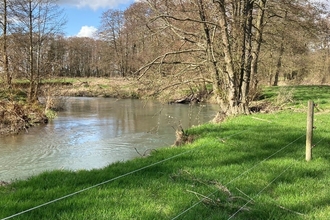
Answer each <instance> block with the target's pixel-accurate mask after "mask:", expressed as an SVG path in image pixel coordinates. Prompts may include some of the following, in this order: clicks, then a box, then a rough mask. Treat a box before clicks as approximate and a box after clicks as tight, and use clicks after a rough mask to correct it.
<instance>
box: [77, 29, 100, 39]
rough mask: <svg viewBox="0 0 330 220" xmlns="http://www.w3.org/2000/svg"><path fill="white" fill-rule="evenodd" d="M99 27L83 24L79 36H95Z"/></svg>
mask: <svg viewBox="0 0 330 220" xmlns="http://www.w3.org/2000/svg"><path fill="white" fill-rule="evenodd" d="M96 31H97V28H96V27H94V26H82V27H81V29H80V31H79V33H78V34H77V37H91V38H92V37H94V34H95V33H96Z"/></svg>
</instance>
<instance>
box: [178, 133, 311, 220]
mask: <svg viewBox="0 0 330 220" xmlns="http://www.w3.org/2000/svg"><path fill="white" fill-rule="evenodd" d="M304 136H305V134H304V135H301V136H300V137H298V138H296V139H295V140H294V141H292V142H290V143H289V144H287V145H286V146H284V147H283V148H281V149H279V150H278V151H276V152H275V153H273V154H272V155H270V156H269V157H267V158H265V159H264V160H262V161H260V162H258V163H256V164H255V165H254V166H252V167H251V168H249V169H247V170H245V171H244V172H243V173H241V174H240V175H238V176H237V177H235V178H234V179H232V180H230V181H229V182H228V183H227V184H225V186H228V185H229V184H231V183H233V182H234V181H235V180H237V179H239V178H240V177H242V176H243V175H244V174H246V173H248V172H250V171H251V170H253V169H254V168H256V167H258V166H259V165H260V164H262V163H263V162H265V161H267V160H269V159H270V158H272V157H273V156H275V155H276V154H278V153H279V152H281V151H283V150H285V149H286V148H288V147H289V146H290V145H292V144H293V143H295V142H296V141H298V140H299V139H301V138H302V137H304ZM287 169H288V168H287ZM216 192H218V190H216V191H214V192H212V193H210V194H209V195H208V196H207V197H210V196H212V195H213V194H215V193H216ZM201 202H203V199H201V200H199V201H197V202H196V203H194V204H193V205H192V206H190V207H189V208H187V209H185V210H184V211H183V212H181V213H180V214H178V215H177V216H175V217H174V218H172V220H175V219H178V218H179V217H180V216H182V215H183V214H185V213H187V212H188V211H190V210H191V209H193V208H194V207H196V206H197V205H199V204H200V203H201ZM250 202H251V201H250ZM246 205H247V204H246ZM243 208H244V207H243Z"/></svg>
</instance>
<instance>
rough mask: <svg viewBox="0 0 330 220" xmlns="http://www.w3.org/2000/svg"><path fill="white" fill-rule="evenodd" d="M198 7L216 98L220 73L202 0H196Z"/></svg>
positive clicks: (218, 94) (218, 93) (217, 96)
mask: <svg viewBox="0 0 330 220" xmlns="http://www.w3.org/2000/svg"><path fill="white" fill-rule="evenodd" d="M198 9H199V16H200V19H201V20H202V21H203V29H204V34H205V38H206V42H207V46H206V47H207V48H206V50H207V62H208V64H209V67H210V69H211V72H212V82H213V84H212V87H213V92H214V94H215V96H216V98H217V99H218V98H219V96H220V74H219V69H218V67H217V61H216V60H215V58H214V55H213V47H212V37H211V30H210V28H209V26H208V24H207V23H206V22H205V21H206V15H205V8H204V5H203V1H202V0H198Z"/></svg>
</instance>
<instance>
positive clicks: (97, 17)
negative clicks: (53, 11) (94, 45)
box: [58, 0, 136, 37]
mask: <svg viewBox="0 0 330 220" xmlns="http://www.w3.org/2000/svg"><path fill="white" fill-rule="evenodd" d="M134 1H136V0H58V4H59V6H60V7H61V8H63V9H64V13H65V15H66V17H67V24H66V27H65V29H64V33H65V35H66V36H68V37H72V36H79V37H92V34H93V33H94V32H95V31H96V29H97V28H98V27H99V25H100V21H101V16H102V13H103V12H104V11H107V10H108V9H110V8H111V9H125V8H127V7H128V6H129V5H130V4H132V3H133V2H134Z"/></svg>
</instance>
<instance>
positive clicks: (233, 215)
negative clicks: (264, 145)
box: [228, 164, 293, 220]
mask: <svg viewBox="0 0 330 220" xmlns="http://www.w3.org/2000/svg"><path fill="white" fill-rule="evenodd" d="M292 166H293V164H292V165H291V166H289V167H287V168H286V169H285V170H283V171H282V172H281V173H280V174H279V175H278V176H277V177H275V178H274V179H273V180H272V181H271V182H269V183H268V184H267V185H266V186H265V187H264V188H262V189H261V190H260V191H259V192H258V193H257V195H255V196H254V197H253V198H256V197H258V196H259V195H260V194H261V193H262V192H263V191H265V190H266V189H267V188H268V187H269V186H270V185H272V184H273V183H274V182H275V181H276V180H277V179H278V178H280V177H281V176H282V175H283V174H284V173H285V172H286V171H288V169H290V168H291V167H292ZM253 198H251V199H250V200H249V201H247V202H246V203H245V204H244V205H243V206H242V207H240V208H239V209H238V210H237V211H236V212H235V213H234V214H232V215H231V216H230V217H229V218H228V220H230V219H232V218H233V217H235V216H236V215H237V214H238V213H239V212H240V211H241V210H242V209H244V208H245V207H246V206H247V205H248V204H249V203H250V202H252V201H253Z"/></svg>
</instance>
